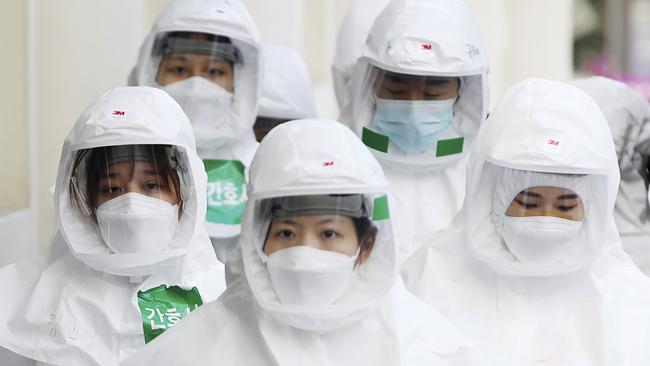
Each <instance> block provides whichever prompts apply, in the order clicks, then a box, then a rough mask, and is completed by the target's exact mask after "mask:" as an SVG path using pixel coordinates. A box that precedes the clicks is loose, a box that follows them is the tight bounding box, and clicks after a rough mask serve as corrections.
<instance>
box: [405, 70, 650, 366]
mask: <svg viewBox="0 0 650 366" xmlns="http://www.w3.org/2000/svg"><path fill="white" fill-rule="evenodd" d="M467 174H468V178H467V195H466V199H465V206H464V208H463V211H462V213H461V215H459V220H458V222H456V221H455V223H457V224H458V225H455V226H453V227H451V228H450V229H449V230H448V231H447V230H446V231H444V232H442V233H440V234H439V235H438V237H437V238H436V240H435V241H432V242H431V243H430V245H429V246H428V247H422V248H421V249H419V250H418V251H417V252H416V253H415V254H414V255H413V256H412V257H411V259H410V260H409V261H408V262H406V263H405V266H404V270H403V271H402V275H403V277H404V279H405V282H406V284H407V287H408V288H409V290H411V291H412V292H413V293H414V294H416V295H417V296H418V297H420V298H421V299H423V300H425V301H426V302H428V303H429V304H430V305H432V306H433V307H434V308H436V309H437V310H439V311H440V312H441V313H442V314H443V315H445V316H447V317H448V318H449V320H451V321H452V322H453V323H454V325H456V326H458V327H459V328H460V329H461V331H463V332H465V334H467V335H468V336H470V337H471V339H472V340H473V341H474V342H475V344H476V346H477V347H479V348H481V350H482V351H484V352H486V353H487V354H488V355H489V356H490V357H491V361H492V362H493V363H494V364H495V365H501V366H521V365H526V366H533V365H571V366H596V365H598V366H604V365H607V366H622V365H625V366H638V365H648V364H650V348H648V340H649V339H650V281H649V280H648V278H647V277H646V276H644V275H643V273H642V272H641V271H639V269H638V268H637V267H636V266H634V264H633V262H632V260H631V259H630V258H629V257H628V256H627V255H626V254H625V253H624V252H623V251H622V249H621V241H620V239H619V237H618V234H617V231H616V226H615V224H614V218H613V216H612V212H613V209H614V202H615V199H616V191H617V190H618V183H619V173H618V167H617V164H616V152H615V151H614V143H613V141H612V136H611V134H610V132H609V128H608V126H607V122H606V121H605V118H604V117H603V115H602V113H601V112H600V110H599V109H598V106H597V105H596V103H594V102H593V100H592V99H591V98H590V97H589V96H588V95H586V94H585V93H584V92H582V91H580V90H579V89H577V88H575V87H573V86H570V85H568V84H564V83H560V82H553V81H547V80H542V79H527V80H525V81H523V82H521V83H519V84H517V85H515V86H514V87H512V88H511V89H509V90H508V91H507V92H506V94H505V96H504V99H503V100H502V101H501V103H500V104H499V105H498V106H497V108H496V110H495V111H494V112H492V113H491V115H490V118H489V119H488V120H487V122H486V123H485V124H484V125H483V127H482V129H481V132H480V133H479V136H478V137H477V140H476V142H475V146H474V149H473V151H472V155H471V157H470V161H469V165H468V172H467Z"/></svg>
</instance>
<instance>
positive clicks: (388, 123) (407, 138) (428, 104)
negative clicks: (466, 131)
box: [373, 98, 456, 154]
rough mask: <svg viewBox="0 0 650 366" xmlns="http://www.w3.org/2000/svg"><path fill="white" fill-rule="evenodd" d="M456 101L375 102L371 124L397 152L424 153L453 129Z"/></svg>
mask: <svg viewBox="0 0 650 366" xmlns="http://www.w3.org/2000/svg"><path fill="white" fill-rule="evenodd" d="M455 100H456V98H452V99H446V100H393V99H383V98H376V111H375V115H374V118H373V122H374V124H375V126H377V127H378V128H379V129H380V130H381V131H382V132H383V133H384V134H386V136H388V138H389V139H390V141H392V142H393V143H394V144H395V145H397V146H398V147H399V148H400V149H402V150H404V151H405V152H407V153H411V154H414V153H419V152H423V151H425V150H427V149H429V148H431V147H433V146H434V145H435V144H436V142H437V141H438V139H439V137H440V135H441V134H442V133H444V132H445V131H446V130H447V129H449V127H451V126H452V124H453V122H454V113H453V108H454V101H455Z"/></svg>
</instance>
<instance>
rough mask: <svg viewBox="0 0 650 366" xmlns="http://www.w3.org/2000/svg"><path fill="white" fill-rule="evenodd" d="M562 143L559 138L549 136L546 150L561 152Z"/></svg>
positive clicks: (545, 144) (545, 143)
mask: <svg viewBox="0 0 650 366" xmlns="http://www.w3.org/2000/svg"><path fill="white" fill-rule="evenodd" d="M561 146H562V144H561V143H560V140H559V139H556V138H547V139H546V140H545V142H544V151H546V152H547V153H551V154H559V153H560V149H561Z"/></svg>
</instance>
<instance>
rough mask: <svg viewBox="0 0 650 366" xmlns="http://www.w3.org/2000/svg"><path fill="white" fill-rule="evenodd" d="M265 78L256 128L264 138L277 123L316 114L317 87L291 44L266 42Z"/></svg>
mask: <svg viewBox="0 0 650 366" xmlns="http://www.w3.org/2000/svg"><path fill="white" fill-rule="evenodd" d="M262 51H263V54H264V82H263V83H262V94H261V96H260V105H259V109H258V111H257V120H256V121H255V125H254V127H253V129H254V130H255V138H256V139H257V141H258V142H259V141H262V139H263V138H264V136H266V134H267V133H269V131H270V130H271V129H272V128H274V127H275V126H277V125H279V124H281V123H284V122H287V121H291V120H294V119H304V118H316V117H317V116H318V113H316V105H315V102H314V88H313V86H312V84H311V79H310V78H309V72H308V71H307V65H305V61H303V59H302V57H300V55H299V54H298V53H296V52H295V51H294V50H292V49H290V48H288V47H282V46H275V45H270V44H265V45H263V46H262Z"/></svg>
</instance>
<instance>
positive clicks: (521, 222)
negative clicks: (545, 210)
mask: <svg viewBox="0 0 650 366" xmlns="http://www.w3.org/2000/svg"><path fill="white" fill-rule="evenodd" d="M581 228H582V221H573V220H567V219H562V218H559V217H552V216H532V217H511V216H505V217H504V219H503V227H502V229H501V232H500V234H501V237H502V238H503V240H504V241H505V243H506V246H507V247H508V249H509V250H510V252H511V253H512V254H513V255H514V256H515V257H516V258H517V259H518V260H519V261H521V262H522V263H534V264H553V263H556V262H558V261H559V260H560V259H561V258H562V256H563V255H564V254H565V253H566V252H567V251H568V249H569V248H570V247H571V246H572V245H574V243H575V242H576V239H577V238H578V236H579V234H580V229H581Z"/></svg>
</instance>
